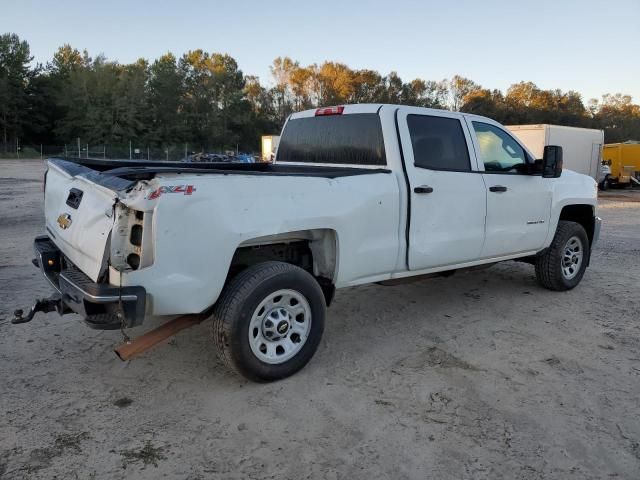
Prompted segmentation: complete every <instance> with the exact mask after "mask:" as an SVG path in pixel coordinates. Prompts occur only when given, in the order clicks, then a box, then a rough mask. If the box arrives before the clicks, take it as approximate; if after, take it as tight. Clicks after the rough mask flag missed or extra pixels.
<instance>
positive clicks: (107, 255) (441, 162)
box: [14, 104, 600, 381]
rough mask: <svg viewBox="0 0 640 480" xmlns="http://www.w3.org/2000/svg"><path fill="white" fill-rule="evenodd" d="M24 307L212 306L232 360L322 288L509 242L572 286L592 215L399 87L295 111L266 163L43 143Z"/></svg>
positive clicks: (275, 346)
mask: <svg viewBox="0 0 640 480" xmlns="http://www.w3.org/2000/svg"><path fill="white" fill-rule="evenodd" d="M45 181H46V182H45V217H46V225H45V232H44V233H45V234H44V235H43V236H40V237H37V238H36V239H35V243H34V247H35V253H36V259H35V260H34V264H36V265H37V266H38V267H39V268H40V269H41V270H42V273H43V274H44V275H45V276H46V278H47V279H48V280H49V281H50V282H51V285H52V286H53V288H54V289H55V294H54V295H53V296H52V297H51V298H50V299H48V300H42V301H39V302H38V303H36V305H34V307H32V310H31V312H30V314H29V316H28V317H22V316H21V315H18V316H17V317H16V318H15V319H14V320H15V321H16V323H20V322H23V321H27V320H30V319H31V318H32V317H33V313H35V311H38V310H45V311H47V310H48V311H51V310H52V309H54V308H55V309H56V310H57V311H58V312H59V313H61V314H65V313H77V314H80V315H81V316H82V317H83V318H84V320H85V321H86V323H88V324H89V325H90V326H91V327H93V328H102V329H113V328H121V327H123V328H128V327H134V326H138V325H141V324H142V323H143V322H144V321H145V320H148V319H150V318H151V317H165V318H166V319H170V318H174V317H178V316H184V315H187V314H201V315H204V316H211V317H212V321H211V325H212V334H213V342H214V343H215V345H216V346H217V348H218V350H219V352H220V354H221V357H222V358H223V359H224V360H225V362H226V363H227V364H228V365H229V366H230V367H231V368H233V369H235V370H236V371H237V372H239V373H240V374H242V375H244V376H246V377H248V378H251V379H254V380H261V381H269V380H275V379H279V378H283V377H286V376H288V375H291V374H293V373H294V372H296V371H297V370H299V369H300V368H302V367H303V366H304V365H305V364H306V363H307V362H308V361H309V360H310V358H311V357H312V356H313V354H314V352H315V351H316V348H317V347H318V344H319V341H320V337H321V335H322V331H323V328H324V322H325V311H326V307H327V306H328V305H329V304H330V303H331V300H332V297H333V294H334V291H335V289H337V288H343V287H350V286H354V285H362V284H366V283H372V282H382V283H397V282H399V281H400V279H405V278H407V277H414V276H428V275H433V274H450V273H451V272H452V271H455V270H459V269H465V268H470V267H476V266H479V265H485V264H492V263H495V262H499V261H504V260H514V259H518V260H521V261H525V262H528V263H530V264H532V265H534V266H535V273H536V276H537V279H538V281H539V283H540V284H541V285H542V286H544V287H546V288H548V289H552V290H569V289H572V288H573V287H575V286H576V285H577V284H578V283H579V282H580V280H581V279H582V277H583V274H584V272H585V268H586V267H587V265H588V264H589V259H590V253H591V249H592V247H593V244H594V243H595V242H596V240H597V238H598V234H599V229H600V220H599V218H598V217H597V216H596V204H597V185H596V182H595V181H594V180H593V179H592V178H590V177H588V176H585V175H581V174H577V173H575V172H572V171H569V170H564V171H563V170H562V149H561V148H560V147H556V146H547V147H545V151H544V158H542V159H535V158H534V157H533V156H532V154H531V153H530V152H529V151H528V150H527V148H526V147H525V146H524V145H522V143H520V142H519V141H518V140H517V139H516V138H515V137H514V136H513V135H512V134H511V133H510V132H509V131H508V130H507V129H506V128H504V127H503V126H502V125H500V124H499V123H497V122H495V121H493V120H491V119H488V118H484V117H479V116H475V115H468V114H463V113H456V112H450V111H442V110H433V109H426V108H417V107H409V106H397V105H372V104H362V105H345V106H338V107H327V108H318V109H314V110H307V111H303V112H299V113H295V114H293V115H291V116H290V117H289V118H288V120H287V122H286V124H285V126H284V128H283V131H282V136H281V140H280V144H279V147H278V150H277V154H276V158H275V162H274V163H272V164H266V163H262V164H216V163H211V164H205V163H198V164H193V163H178V162H173V163H172V162H135V161H134V162H132V161H105V160H92V159H69V158H50V159H49V160H48V171H47V174H46V178H45Z"/></svg>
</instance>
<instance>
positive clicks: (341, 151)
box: [276, 113, 387, 167]
mask: <svg viewBox="0 0 640 480" xmlns="http://www.w3.org/2000/svg"><path fill="white" fill-rule="evenodd" d="M276 162H292V163H293V162H295V163H308V164H314V165H356V166H378V167H380V166H386V165H387V159H386V156H385V150H384V140H383V137H382V125H381V124H380V117H379V116H378V114H377V113H351V114H345V115H326V116H315V117H302V118H292V119H290V120H289V121H288V122H287V124H286V126H285V128H284V130H283V132H282V137H281V138H280V145H279V146H278V152H277V155H276Z"/></svg>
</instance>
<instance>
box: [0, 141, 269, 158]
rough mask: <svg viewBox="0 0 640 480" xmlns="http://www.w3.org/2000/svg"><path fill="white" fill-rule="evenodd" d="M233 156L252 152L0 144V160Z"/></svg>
mask: <svg viewBox="0 0 640 480" xmlns="http://www.w3.org/2000/svg"><path fill="white" fill-rule="evenodd" d="M202 153H207V154H214V155H225V154H226V155H231V156H233V155H237V154H238V153H245V154H246V153H248V154H249V155H257V154H255V153H254V152H238V151H233V152H232V151H217V150H210V149H204V148H202V147H200V146H198V145H194V144H189V143H183V144H174V145H167V146H161V147H158V146H149V145H144V144H137V143H134V142H130V143H128V144H98V145H96V144H91V143H85V142H82V139H78V140H76V141H75V142H73V143H67V144H64V145H44V144H21V143H19V142H15V143H10V144H3V143H0V158H25V159H27V158H42V159H44V158H47V157H54V156H61V157H71V158H97V159H111V160H117V159H121V160H129V159H131V160H155V161H158V160H160V161H161V160H165V161H184V160H187V159H191V158H193V157H194V156H195V157H198V154H202Z"/></svg>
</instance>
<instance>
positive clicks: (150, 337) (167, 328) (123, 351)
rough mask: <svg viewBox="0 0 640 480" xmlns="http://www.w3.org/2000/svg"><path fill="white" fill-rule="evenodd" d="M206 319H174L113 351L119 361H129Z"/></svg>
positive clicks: (185, 316) (192, 317) (202, 317)
mask: <svg viewBox="0 0 640 480" xmlns="http://www.w3.org/2000/svg"><path fill="white" fill-rule="evenodd" d="M206 318H207V315H204V314H190V315H183V316H181V317H178V318H174V319H173V320H169V321H168V322H167V323H165V324H163V325H160V326H159V327H158V328H154V329H153V330H151V331H149V332H147V333H144V334H142V335H140V336H139V337H137V338H135V339H134V340H132V341H131V342H127V343H123V344H122V345H119V346H118V347H116V348H115V350H114V351H115V353H116V355H118V357H119V358H120V360H123V361H125V360H130V359H131V358H133V357H136V356H138V355H140V354H141V353H144V352H146V351H147V350H149V349H150V348H152V347H154V346H155V345H157V344H158V343H160V342H162V341H163V340H166V339H167V338H169V337H171V336H173V335H175V334H176V333H178V332H179V331H180V330H184V329H185V328H189V327H193V326H194V325H197V324H199V323H201V322H202V321H203V320H205V319H206Z"/></svg>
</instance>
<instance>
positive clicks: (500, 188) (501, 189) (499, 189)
mask: <svg viewBox="0 0 640 480" xmlns="http://www.w3.org/2000/svg"><path fill="white" fill-rule="evenodd" d="M489 191H490V192H506V191H507V187H503V186H502V185H494V186H493V187H489Z"/></svg>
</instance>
